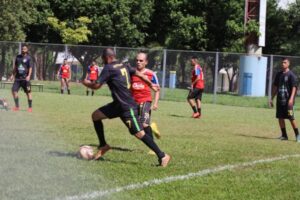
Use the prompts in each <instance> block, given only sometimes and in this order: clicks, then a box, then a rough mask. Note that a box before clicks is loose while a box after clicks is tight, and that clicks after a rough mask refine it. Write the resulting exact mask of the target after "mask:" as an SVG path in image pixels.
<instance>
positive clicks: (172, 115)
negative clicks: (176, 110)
mask: <svg viewBox="0 0 300 200" xmlns="http://www.w3.org/2000/svg"><path fill="white" fill-rule="evenodd" d="M169 116H171V117H179V118H190V117H188V116H183V115H176V114H171V115H169Z"/></svg>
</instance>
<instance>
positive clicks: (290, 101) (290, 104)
mask: <svg viewBox="0 0 300 200" xmlns="http://www.w3.org/2000/svg"><path fill="white" fill-rule="evenodd" d="M293 105H294V101H293V99H290V100H289V104H288V106H289V107H290V108H291V107H293Z"/></svg>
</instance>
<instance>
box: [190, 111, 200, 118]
mask: <svg viewBox="0 0 300 200" xmlns="http://www.w3.org/2000/svg"><path fill="white" fill-rule="evenodd" d="M200 116H201V115H200V113H198V112H196V113H193V115H192V117H193V118H195V119H197V118H200Z"/></svg>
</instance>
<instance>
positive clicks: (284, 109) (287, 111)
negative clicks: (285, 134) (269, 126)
mask: <svg viewBox="0 0 300 200" xmlns="http://www.w3.org/2000/svg"><path fill="white" fill-rule="evenodd" d="M276 118H278V119H289V120H295V116H294V108H293V107H289V106H288V105H280V104H277V105H276Z"/></svg>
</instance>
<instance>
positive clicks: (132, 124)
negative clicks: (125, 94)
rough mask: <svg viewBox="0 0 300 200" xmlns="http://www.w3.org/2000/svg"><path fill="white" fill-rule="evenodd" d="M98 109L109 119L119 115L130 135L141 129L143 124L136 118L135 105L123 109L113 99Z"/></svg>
mask: <svg viewBox="0 0 300 200" xmlns="http://www.w3.org/2000/svg"><path fill="white" fill-rule="evenodd" d="M99 110H100V111H101V112H102V113H103V114H104V115H105V116H106V117H108V118H109V119H112V118H116V117H120V118H121V120H122V121H123V123H124V124H125V125H126V126H127V128H128V130H129V132H130V133H131V134H132V135H135V134H136V133H138V132H140V131H141V130H143V126H142V125H141V123H140V120H139V118H138V112H137V107H132V108H130V107H128V109H123V108H122V106H121V105H120V103H118V102H116V101H113V102H111V103H109V104H107V105H105V106H102V107H100V108H99Z"/></svg>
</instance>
